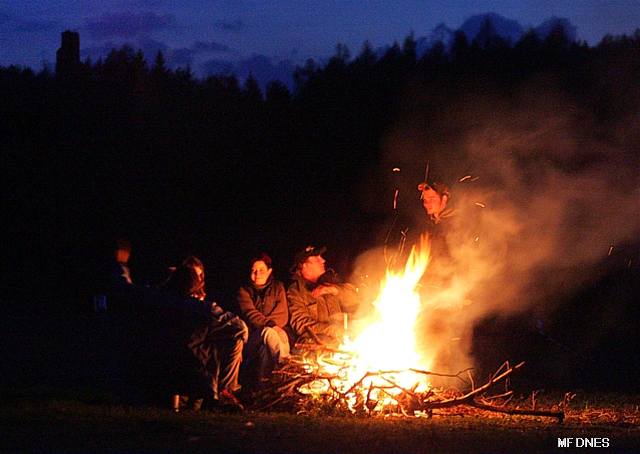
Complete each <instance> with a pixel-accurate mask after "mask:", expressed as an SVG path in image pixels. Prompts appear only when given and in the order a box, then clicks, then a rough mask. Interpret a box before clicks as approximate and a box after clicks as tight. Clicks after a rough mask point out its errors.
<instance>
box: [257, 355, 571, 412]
mask: <svg viewBox="0 0 640 454" xmlns="http://www.w3.org/2000/svg"><path fill="white" fill-rule="evenodd" d="M297 351H298V352H299V353H297V354H296V355H293V356H292V357H291V359H290V361H289V362H288V363H287V364H286V365H285V366H283V367H281V368H279V369H277V370H275V371H274V372H273V373H272V378H271V381H270V382H269V384H267V385H266V386H264V387H263V388H262V389H261V390H260V391H258V392H257V393H255V394H254V395H253V402H252V404H251V406H250V408H251V409H253V410H258V411H266V410H279V411H290V412H296V413H301V414H302V413H325V414H333V415H340V414H342V415H346V414H351V415H361V416H393V415H396V416H416V417H419V416H423V417H429V418H430V417H432V416H433V415H434V412H436V413H435V414H438V415H446V414H461V413H460V411H467V412H468V411H469V410H470V409H475V410H480V411H484V412H493V413H504V414H509V415H525V416H535V417H546V418H554V419H556V420H557V421H558V422H560V423H562V422H563V420H564V417H565V409H566V407H567V405H568V402H569V401H570V399H571V397H572V396H571V395H570V394H567V395H566V396H565V399H564V402H561V403H560V404H559V405H558V406H557V410H544V409H538V408H536V399H535V397H536V396H535V393H534V394H532V396H531V401H530V404H529V405H528V406H529V407H530V408H522V405H511V404H510V402H511V400H512V398H513V391H510V390H504V391H501V392H500V393H498V394H491V393H490V392H491V391H493V390H494V389H495V388H497V385H498V384H503V385H505V388H506V386H507V385H508V379H509V377H510V376H511V375H512V374H513V373H514V372H515V371H516V370H518V369H520V368H521V367H522V366H523V365H524V362H521V363H519V364H517V365H515V366H511V365H510V364H509V363H508V362H505V363H504V364H502V366H501V367H500V368H498V370H496V371H495V372H494V373H493V374H491V376H490V377H489V378H488V380H487V381H486V382H484V383H482V384H481V385H479V386H476V384H475V381H474V379H473V376H472V374H471V370H470V369H469V370H463V371H460V372H458V373H455V374H441V373H436V372H431V371H425V370H418V369H409V371H408V372H411V373H412V374H415V376H416V383H417V382H418V381H419V380H423V379H424V378H425V377H427V376H432V377H448V378H453V379H456V380H457V381H459V382H460V384H461V388H460V389H443V388H433V387H429V388H428V389H427V390H425V391H417V385H416V386H414V387H411V388H408V387H403V386H401V385H400V384H399V383H397V382H396V380H395V377H396V376H397V375H398V374H399V373H400V372H407V371H397V370H385V371H370V372H366V373H364V374H363V375H362V376H361V377H359V378H358V379H356V380H355V381H354V382H353V384H351V385H350V386H349V387H348V388H347V389H344V386H341V385H342V384H343V382H341V380H343V379H344V376H343V375H341V373H340V366H341V364H340V362H341V361H342V362H344V364H343V365H344V367H347V365H348V353H347V352H340V351H338V350H335V349H331V348H328V347H327V346H325V345H298V346H297ZM327 362H331V364H332V365H334V366H337V370H338V372H333V373H328V372H327V370H326V368H325V367H323V364H326V363H327ZM332 370H334V371H335V370H336V368H335V367H334V368H332ZM371 378H376V380H375V381H374V383H375V385H374V384H372V383H371V380H370V379H371ZM366 383H369V385H366Z"/></svg>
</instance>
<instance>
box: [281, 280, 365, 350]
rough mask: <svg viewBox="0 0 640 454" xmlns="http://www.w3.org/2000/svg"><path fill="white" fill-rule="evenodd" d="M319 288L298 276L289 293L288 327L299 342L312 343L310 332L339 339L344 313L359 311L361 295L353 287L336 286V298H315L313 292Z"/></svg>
mask: <svg viewBox="0 0 640 454" xmlns="http://www.w3.org/2000/svg"><path fill="white" fill-rule="evenodd" d="M318 285H319V284H315V283H313V282H309V281H307V280H306V279H304V278H303V277H302V276H300V275H299V274H296V275H295V276H294V278H293V281H292V283H291V285H290V286H289V288H288V290H287V298H288V300H289V313H290V319H289V325H290V326H291V328H292V330H293V332H294V334H295V335H296V336H297V337H298V341H299V342H305V341H311V340H313V338H312V334H310V333H309V331H311V332H312V333H313V334H315V335H325V336H329V337H333V338H336V337H337V336H339V335H340V333H341V329H342V327H343V314H344V313H351V314H352V313H353V312H355V310H356V308H357V305H358V294H357V292H356V289H355V287H353V286H352V285H350V284H333V285H336V287H338V289H339V292H338V294H337V295H323V296H321V297H319V298H314V297H313V295H312V294H311V292H312V291H313V289H314V288H316V287H317V286H318Z"/></svg>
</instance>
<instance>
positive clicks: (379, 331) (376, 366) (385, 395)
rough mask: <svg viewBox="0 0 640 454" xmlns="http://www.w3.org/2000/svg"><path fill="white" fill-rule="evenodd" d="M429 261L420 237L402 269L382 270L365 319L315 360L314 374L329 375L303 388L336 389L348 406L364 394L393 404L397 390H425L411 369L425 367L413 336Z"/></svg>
mask: <svg viewBox="0 0 640 454" xmlns="http://www.w3.org/2000/svg"><path fill="white" fill-rule="evenodd" d="M428 263H429V246H428V242H427V240H426V238H422V239H421V242H420V246H419V247H418V248H416V247H415V246H414V247H413V248H412V250H411V253H410V255H409V258H408V260H407V263H406V265H405V268H404V271H403V272H396V271H393V270H389V269H388V270H387V272H386V278H385V279H384V280H383V281H382V282H381V285H380V292H379V294H378V297H377V298H376V300H375V301H374V303H373V307H374V313H373V314H372V317H371V319H370V323H369V324H368V325H367V326H366V327H365V328H364V329H363V330H362V331H361V332H360V333H359V334H358V335H357V337H355V339H354V340H353V341H352V340H350V339H349V338H348V337H346V336H345V339H344V342H343V343H342V345H341V346H340V349H339V352H338V353H334V354H332V355H330V356H329V357H326V358H323V359H321V360H320V361H318V363H319V364H320V367H321V370H319V371H317V372H318V373H319V375H322V376H324V377H333V378H331V379H330V380H329V382H327V381H325V380H319V381H316V382H313V383H311V384H310V385H309V386H308V387H307V388H306V389H305V390H303V391H304V392H307V393H311V394H319V393H324V392H331V390H337V391H338V392H340V393H352V394H353V395H350V396H348V398H349V399H350V403H351V404H355V402H356V401H357V400H358V398H360V399H364V398H366V399H367V402H369V401H371V402H376V404H375V405H378V403H379V404H381V405H385V404H389V403H393V402H394V399H393V396H394V395H397V394H399V393H400V392H401V391H402V389H410V390H412V391H413V392H421V391H425V390H426V389H428V387H429V383H428V381H427V379H426V375H425V374H417V373H415V372H413V371H412V370H411V369H420V370H424V371H427V370H428V369H429V366H430V361H428V360H426V359H425V358H421V357H420V354H419V353H418V349H417V345H416V334H415V329H416V327H415V324H416V320H417V318H418V314H419V312H420V310H421V302H420V295H419V293H418V291H417V287H418V284H419V282H420V279H421V278H422V276H423V274H424V272H425V270H426V268H427V265H428ZM381 372H384V374H381ZM358 394H359V395H358Z"/></svg>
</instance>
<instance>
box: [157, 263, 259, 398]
mask: <svg viewBox="0 0 640 454" xmlns="http://www.w3.org/2000/svg"><path fill="white" fill-rule="evenodd" d="M193 263H194V262H193V261H185V262H183V263H182V264H181V265H180V266H178V267H177V268H176V269H175V271H173V273H172V275H171V276H170V277H169V279H168V280H167V281H166V282H165V284H164V285H163V288H164V290H166V291H167V292H168V293H170V294H172V295H173V296H178V297H181V298H183V299H184V300H185V302H189V301H191V302H190V303H189V304H191V305H192V307H193V306H202V308H200V309H199V310H198V311H197V312H199V313H200V315H201V314H207V313H208V315H209V316H208V317H204V318H203V317H202V316H200V317H197V316H196V315H198V314H197V313H196V312H194V311H187V312H188V313H190V314H191V315H192V316H191V317H190V316H186V317H184V316H182V317H181V316H180V315H178V316H177V317H173V316H174V315H176V311H175V307H176V305H175V304H173V305H171V307H172V308H174V310H172V311H171V312H170V313H171V315H172V319H171V320H170V322H171V323H173V330H172V331H173V332H172V334H173V336H174V339H175V340H176V342H177V343H178V344H180V345H184V346H185V347H186V348H187V349H188V351H189V353H190V359H195V360H196V363H197V370H196V371H193V372H196V374H197V375H198V379H197V380H195V382H194V381H192V382H191V384H192V385H194V383H195V386H191V389H192V392H193V393H194V395H195V396H196V397H203V398H205V401H208V402H210V403H211V404H213V405H216V404H221V405H223V406H225V407H229V408H234V409H243V406H242V404H241V403H240V401H239V400H238V398H237V397H236V393H238V392H239V390H240V388H241V387H240V384H239V383H238V373H239V371H240V364H241V362H242V350H243V348H244V344H245V343H246V341H247V339H248V329H247V325H246V324H245V323H244V322H243V321H242V320H241V319H240V318H239V317H238V316H237V315H235V314H233V313H231V312H228V311H225V310H224V309H222V308H221V307H220V306H219V305H218V304H217V303H215V302H213V301H206V300H204V299H203V300H199V299H196V298H195V297H194V296H193V295H198V294H200V292H201V291H202V288H203V279H202V276H203V275H204V274H201V275H199V274H198V272H197V271H196V269H195V267H194V265H193ZM200 263H202V262H200ZM203 269H204V267H203ZM203 298H204V297H203ZM178 307H179V308H180V305H178ZM184 307H186V305H185V306H184ZM181 312H182V313H183V315H184V311H181ZM194 316H195V317H194Z"/></svg>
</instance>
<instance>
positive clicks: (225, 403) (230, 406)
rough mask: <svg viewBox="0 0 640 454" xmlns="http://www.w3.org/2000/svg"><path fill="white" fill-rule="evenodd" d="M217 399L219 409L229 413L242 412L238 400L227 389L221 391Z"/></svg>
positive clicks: (242, 406)
mask: <svg viewBox="0 0 640 454" xmlns="http://www.w3.org/2000/svg"><path fill="white" fill-rule="evenodd" d="M218 397H219V401H220V407H221V409H225V410H230V411H244V405H242V402H240V399H238V398H237V397H236V395H235V394H233V393H232V392H231V391H229V390H228V389H223V390H222V391H221V392H220V395H219V396H218Z"/></svg>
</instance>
